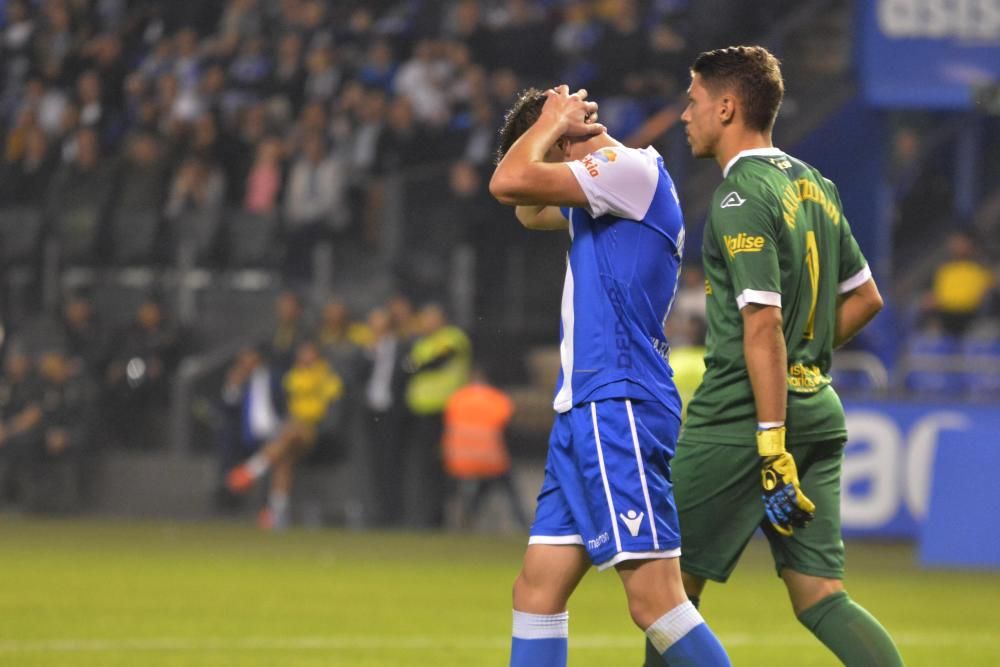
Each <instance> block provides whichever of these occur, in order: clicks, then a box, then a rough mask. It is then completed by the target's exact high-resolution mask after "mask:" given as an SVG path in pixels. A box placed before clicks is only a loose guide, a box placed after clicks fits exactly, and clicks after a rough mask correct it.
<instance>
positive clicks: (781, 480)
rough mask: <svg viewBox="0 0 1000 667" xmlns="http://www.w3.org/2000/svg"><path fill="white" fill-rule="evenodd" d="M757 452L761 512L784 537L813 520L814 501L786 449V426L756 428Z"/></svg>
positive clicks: (814, 511)
mask: <svg viewBox="0 0 1000 667" xmlns="http://www.w3.org/2000/svg"><path fill="white" fill-rule="evenodd" d="M757 453H758V454H760V455H761V456H762V457H763V459H764V461H763V466H762V468H761V483H762V485H763V487H764V491H763V493H762V494H761V496H762V498H763V500H764V512H765V513H766V514H767V520H768V521H770V522H771V525H772V526H774V529H775V530H776V531H778V532H779V533H781V534H782V535H785V536H786V537H787V536H789V535H791V534H792V532H793V529H794V528H804V527H805V525H806V524H807V523H809V522H810V521H812V520H813V518H814V517H815V516H816V505H815V504H814V503H813V502H812V501H811V500H809V499H808V498H807V497H806V496H805V494H804V493H802V488H801V487H800V486H799V473H798V470H797V469H796V468H795V459H794V458H792V455H791V454H789V453H788V452H787V451H785V427H784V426H781V427H779V428H769V429H762V430H758V431H757Z"/></svg>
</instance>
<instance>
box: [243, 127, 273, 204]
mask: <svg viewBox="0 0 1000 667" xmlns="http://www.w3.org/2000/svg"><path fill="white" fill-rule="evenodd" d="M282 150H283V148H282V145H281V141H280V140H279V139H277V138H275V137H269V138H267V139H265V140H264V141H263V142H261V144H260V146H258V148H257V157H256V158H255V160H254V163H253V166H252V167H251V168H250V172H249V173H248V174H247V183H246V197H245V199H244V202H243V207H244V209H245V210H246V211H248V212H249V213H257V214H260V215H271V214H273V213H276V212H277V210H278V195H279V194H280V192H281V179H282V165H281V159H282V155H281V154H282Z"/></svg>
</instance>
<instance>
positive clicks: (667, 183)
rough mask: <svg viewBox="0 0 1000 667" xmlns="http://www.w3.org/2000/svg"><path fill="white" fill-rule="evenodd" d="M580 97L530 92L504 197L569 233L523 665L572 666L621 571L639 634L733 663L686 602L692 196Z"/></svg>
mask: <svg viewBox="0 0 1000 667" xmlns="http://www.w3.org/2000/svg"><path fill="white" fill-rule="evenodd" d="M586 97H587V93H586V91H583V90H581V91H578V92H577V93H574V94H572V95H571V94H570V93H569V89H568V88H567V87H566V86H559V87H558V88H556V89H554V90H549V91H547V92H544V93H543V92H541V91H538V90H528V91H525V92H524V93H523V94H522V95H521V96H520V98H519V99H518V100H517V102H516V103H515V105H514V106H513V108H512V109H511V110H510V111H509V112H508V114H507V116H506V119H505V124H504V127H503V129H502V130H501V142H500V143H501V145H500V161H499V163H498V164H497V168H496V171H495V172H494V174H493V178H492V180H491V182H490V192H491V193H492V194H493V196H494V197H496V198H497V199H498V200H499V201H500V202H501V203H503V204H507V205H510V206H516V215H517V217H518V219H519V220H520V221H521V223H522V224H523V225H524V226H525V227H528V228H529V229H548V230H558V229H566V230H568V231H569V234H570V238H571V239H572V245H571V247H570V251H569V261H568V266H567V269H566V280H565V284H564V287H563V297H562V322H561V334H562V340H561V344H560V354H561V361H562V369H561V373H560V377H559V382H558V387H557V389H556V395H555V401H554V408H555V410H556V412H557V415H556V419H555V423H554V425H553V427H552V434H551V436H550V439H549V452H548V460H547V462H546V466H545V480H544V482H543V483H542V489H541V491H540V492H539V496H538V507H537V509H536V512H535V520H534V523H533V524H532V527H531V534H530V538H529V541H528V548H527V550H526V552H525V557H524V564H523V566H522V569H521V572H520V574H519V575H518V577H517V580H516V581H515V583H514V623H513V640H512V645H511V658H510V665H511V667H562V666H564V665H565V664H566V655H567V640H568V634H569V615H568V612H567V611H566V604H567V602H568V600H569V597H570V595H571V594H572V592H573V590H574V589H575V588H576V586H577V584H579V582H580V580H581V579H582V578H583V576H584V574H586V572H587V570H588V569H589V568H590V566H591V564H593V565H596V566H597V568H598V569H599V570H603V569H607V568H611V567H614V568H615V569H616V570H617V572H618V576H619V577H620V578H621V581H622V583H623V585H624V587H625V593H626V596H627V597H628V605H629V612H630V613H631V616H632V619H633V620H634V621H635V623H636V624H637V625H638V626H639V627H640V628H641V629H642V630H644V631H645V633H646V635H647V636H648V638H649V639H650V641H651V642H652V644H653V645H654V646H655V647H656V649H657V650H658V651H659V652H660V653H661V654H662V655H663V656H664V658H665V659H666V660H667V662H668V663H669V664H670V665H671V666H672V667H678V666H682V665H729V664H730V663H729V658H728V657H727V655H726V652H725V650H724V649H723V648H722V645H721V644H720V643H719V641H718V639H716V637H715V635H714V634H713V633H712V631H711V630H709V628H708V626H707V625H706V624H705V622H704V620H703V619H702V617H701V616H700V615H699V613H698V611H697V609H695V608H694V606H692V605H691V603H690V602H689V601H688V599H687V596H686V595H685V593H684V587H683V585H682V583H681V573H680V567H679V564H678V557H679V556H680V536H679V530H678V524H677V510H676V508H675V506H674V501H673V496H672V491H671V482H670V467H669V466H670V464H669V462H670V459H671V457H672V456H673V453H674V446H675V443H676V440H677V431H678V427H679V424H680V416H679V415H680V400H679V398H678V395H677V390H676V388H675V387H674V383H673V380H672V379H671V370H670V366H669V364H668V363H667V354H668V346H667V341H666V339H665V338H664V336H663V322H664V320H665V319H666V316H667V313H668V312H669V310H670V304H671V301H672V300H673V296H674V292H675V288H676V285H677V275H678V272H679V271H680V264H681V256H682V253H683V249H684V223H683V219H682V216H681V211H680V206H679V204H678V201H677V193H676V190H675V189H674V186H673V182H672V181H671V179H670V175H669V174H668V173H667V171H666V169H664V167H663V159H662V158H661V157H660V156H659V155H658V154H657V152H656V151H655V150H654V149H652V148H645V149H642V150H636V149H631V148H626V147H625V146H623V145H622V144H621V143H619V142H618V141H616V140H615V139H613V138H612V137H610V136H609V135H608V134H607V133H606V131H605V128H604V127H603V126H601V125H600V124H598V123H596V122H594V114H595V113H596V111H597V105H596V104H595V103H594V102H590V101H587V100H586Z"/></svg>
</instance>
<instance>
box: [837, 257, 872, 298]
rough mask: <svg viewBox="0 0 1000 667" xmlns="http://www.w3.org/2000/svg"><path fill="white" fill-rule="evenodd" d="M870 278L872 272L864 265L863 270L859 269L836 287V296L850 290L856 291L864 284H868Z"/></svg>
mask: <svg viewBox="0 0 1000 667" xmlns="http://www.w3.org/2000/svg"><path fill="white" fill-rule="evenodd" d="M871 277H872V270H871V269H870V268H869V267H868V265H867V264H865V268H863V269H861V270H860V271H858V272H857V273H855V274H854V275H853V276H851V277H850V278H848V279H847V280H845V281H844V282H842V283H840V284H839V285H837V294H846V293H848V292H850V291H851V290H856V289H858V288H859V287H861V286H862V285H864V284H865V283H866V282H868V281H869V280H870V279H871Z"/></svg>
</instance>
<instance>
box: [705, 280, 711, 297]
mask: <svg viewBox="0 0 1000 667" xmlns="http://www.w3.org/2000/svg"><path fill="white" fill-rule="evenodd" d="M705 296H712V283H710V282H708V281H707V280H706V281H705Z"/></svg>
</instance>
